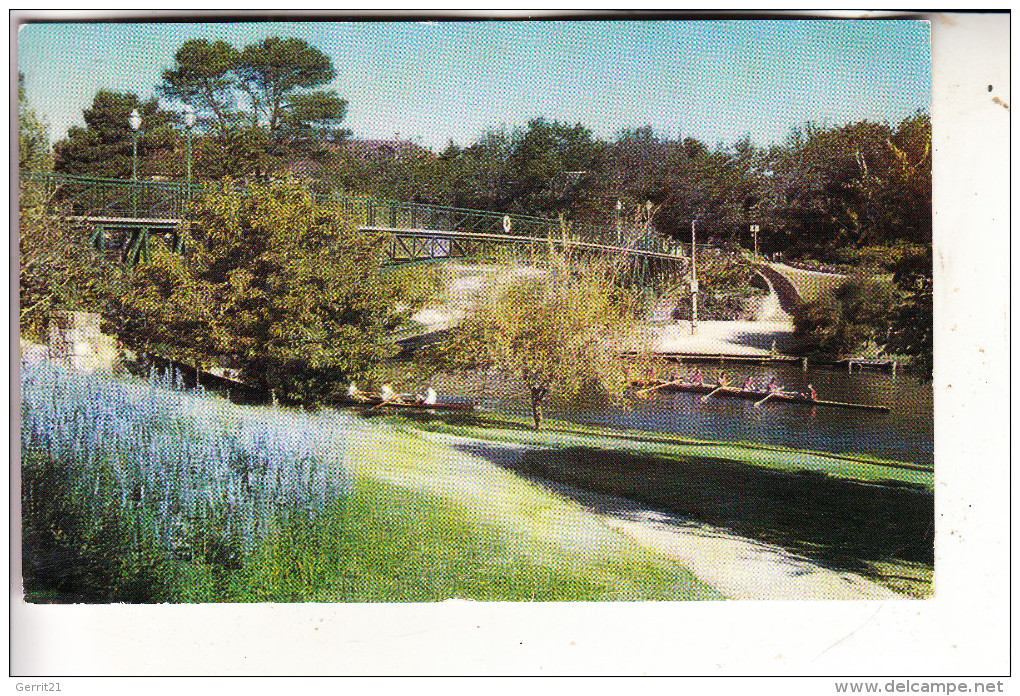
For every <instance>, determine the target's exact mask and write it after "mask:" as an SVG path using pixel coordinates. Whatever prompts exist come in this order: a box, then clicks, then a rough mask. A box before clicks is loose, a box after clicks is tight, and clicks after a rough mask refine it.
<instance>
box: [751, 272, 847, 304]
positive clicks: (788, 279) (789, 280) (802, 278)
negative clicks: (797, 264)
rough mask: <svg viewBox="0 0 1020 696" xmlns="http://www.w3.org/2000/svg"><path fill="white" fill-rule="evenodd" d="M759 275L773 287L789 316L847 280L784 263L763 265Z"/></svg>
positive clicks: (839, 276) (835, 275) (833, 274)
mask: <svg viewBox="0 0 1020 696" xmlns="http://www.w3.org/2000/svg"><path fill="white" fill-rule="evenodd" d="M758 273H760V274H761V275H762V277H764V278H765V279H766V280H767V281H769V283H770V284H771V285H772V288H773V290H774V291H775V292H776V295H778V297H779V302H780V305H781V306H782V308H783V310H784V311H785V312H787V313H788V314H793V313H794V310H795V309H796V308H797V306H798V305H799V304H801V303H802V302H813V301H814V300H817V299H818V298H819V297H821V296H822V294H823V293H825V292H827V291H829V290H833V289H835V288H837V287H839V285H840V284H841V283H843V282H844V281H845V280H846V276H844V275H838V274H836V273H822V272H820V271H805V270H802V269H800V268H794V267H793V266H787V265H786V264H783V263H766V264H761V265H760V266H758Z"/></svg>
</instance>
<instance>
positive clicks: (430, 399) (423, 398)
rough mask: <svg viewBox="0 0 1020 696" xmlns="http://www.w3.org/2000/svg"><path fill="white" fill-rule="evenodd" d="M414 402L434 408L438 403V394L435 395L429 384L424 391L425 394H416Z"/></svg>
mask: <svg viewBox="0 0 1020 696" xmlns="http://www.w3.org/2000/svg"><path fill="white" fill-rule="evenodd" d="M415 401H416V402H417V403H419V404H425V405H426V406H435V405H436V404H437V403H438V402H439V394H436V390H435V389H433V388H432V385H431V384H430V385H429V386H428V388H427V389H426V390H425V394H424V395H422V394H418V395H417V397H416V398H415Z"/></svg>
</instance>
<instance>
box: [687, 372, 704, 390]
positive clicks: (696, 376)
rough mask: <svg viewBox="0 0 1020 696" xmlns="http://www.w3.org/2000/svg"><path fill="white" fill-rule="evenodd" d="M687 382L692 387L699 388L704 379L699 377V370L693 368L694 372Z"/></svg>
mask: <svg viewBox="0 0 1020 696" xmlns="http://www.w3.org/2000/svg"><path fill="white" fill-rule="evenodd" d="M688 382H689V383H690V384H693V385H694V386H697V387H700V386H701V385H702V384H703V383H704V382H705V379H704V378H703V377H702V376H701V370H699V369H698V368H694V372H692V373H691V376H690V378H689V379H688Z"/></svg>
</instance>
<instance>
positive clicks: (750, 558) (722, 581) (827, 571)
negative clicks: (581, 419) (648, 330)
mask: <svg viewBox="0 0 1020 696" xmlns="http://www.w3.org/2000/svg"><path fill="white" fill-rule="evenodd" d="M420 434H421V436H422V437H424V438H426V439H428V440H430V441H433V442H437V443H440V444H443V445H446V446H448V447H451V448H453V449H457V450H460V451H462V452H464V453H465V454H470V455H474V456H476V457H480V458H483V459H486V460H488V461H490V462H494V463H496V464H498V465H499V466H502V467H504V468H506V469H509V470H511V471H515V472H517V473H518V474H519V475H521V476H525V477H527V478H529V479H531V480H532V481H535V482H536V483H538V484H540V485H542V486H544V487H546V488H548V489H550V490H552V491H554V492H555V493H557V494H559V495H561V496H563V497H565V498H567V499H569V500H572V501H573V502H574V503H576V504H578V505H580V506H581V507H582V508H585V509H587V510H589V511H591V512H594V513H595V514H597V515H598V516H599V517H601V518H602V520H603V521H604V522H605V523H606V524H607V525H608V526H609V527H611V528H613V529H615V530H617V531H618V532H620V533H621V534H624V535H626V536H628V537H630V538H631V539H633V540H634V541H636V542H637V543H638V544H640V545H641V546H644V547H645V548H647V549H649V550H651V551H653V552H655V553H658V554H660V555H662V556H665V557H667V558H671V559H673V560H675V561H677V563H679V564H680V565H682V566H684V567H685V568H687V569H688V570H690V571H691V573H693V574H694V575H695V576H696V577H697V578H698V579H699V580H701V581H702V582H704V583H705V584H707V585H709V586H711V587H712V588H713V589H715V590H716V591H718V592H719V593H721V594H723V595H725V596H726V597H728V598H730V599H754V600H761V599H782V600H787V599H808V600H832V599H854V600H860V599H868V600H876V599H909V597H907V596H906V595H902V594H899V593H897V592H894V591H893V590H891V589H890V588H888V587H886V586H884V585H881V584H878V583H876V582H873V581H872V580H869V579H867V578H865V577H863V576H861V575H858V574H856V573H851V572H847V571H840V570H834V569H831V568H826V567H824V566H821V565H819V564H817V563H815V562H813V561H811V560H809V559H807V558H805V557H803V556H799V555H797V554H794V553H792V552H790V551H788V550H786V549H784V548H782V547H780V546H776V545H774V544H768V543H765V542H760V541H755V540H753V539H748V538H746V537H741V536H738V535H737V534H734V533H733V532H730V531H729V530H726V529H721V528H718V527H713V526H711V525H707V524H702V523H700V522H697V521H694V520H690V519H687V518H683V517H680V516H677V515H672V514H669V513H666V512H662V511H659V510H655V509H653V508H650V507H648V506H646V505H643V504H641V503H638V502H635V501H633V500H628V499H625V498H619V497H616V496H611V495H605V494H602V493H593V492H591V491H586V490H583V489H581V488H577V487H576V486H571V485H569V484H565V483H560V482H557V481H551V480H549V479H545V478H540V477H536V476H533V475H531V474H528V473H525V472H522V471H521V464H522V457H523V454H524V452H525V451H527V450H529V449H543V448H541V447H533V446H529V445H521V444H511V443H506V444H504V443H499V442H493V441H489V440H479V439H476V438H471V437H464V436H460V435H447V434H443V433H433V432H421V433H420ZM464 461H465V464H466V465H468V466H470V464H469V463H468V461H469V460H468V458H465V460H464Z"/></svg>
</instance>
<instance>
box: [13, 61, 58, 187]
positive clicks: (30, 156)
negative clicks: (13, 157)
mask: <svg viewBox="0 0 1020 696" xmlns="http://www.w3.org/2000/svg"><path fill="white" fill-rule="evenodd" d="M52 167H53V162H52V161H51V160H50V136H49V128H48V127H47V126H46V122H45V121H43V120H42V119H40V118H39V117H38V116H37V115H36V113H35V111H34V110H33V109H32V108H31V107H30V106H29V105H28V100H27V99H25V76H24V75H23V74H21V73H20V72H19V73H18V169H19V170H22V171H31V172H44V171H49V170H50V169H51V168H52Z"/></svg>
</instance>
